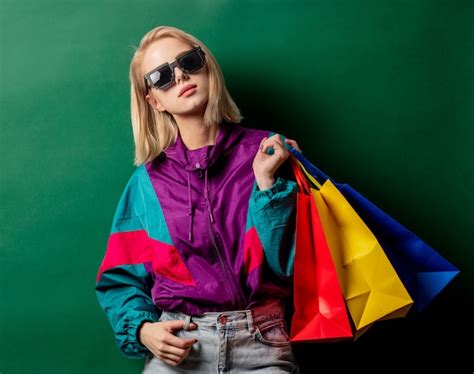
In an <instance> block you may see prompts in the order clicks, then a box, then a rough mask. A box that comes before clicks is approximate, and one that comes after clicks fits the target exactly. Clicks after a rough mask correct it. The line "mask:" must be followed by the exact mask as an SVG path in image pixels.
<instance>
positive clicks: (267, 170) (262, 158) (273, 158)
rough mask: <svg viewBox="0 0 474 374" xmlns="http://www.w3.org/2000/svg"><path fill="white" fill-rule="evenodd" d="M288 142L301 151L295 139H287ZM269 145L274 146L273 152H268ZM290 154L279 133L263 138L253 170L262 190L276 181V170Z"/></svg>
mask: <svg viewBox="0 0 474 374" xmlns="http://www.w3.org/2000/svg"><path fill="white" fill-rule="evenodd" d="M286 143H288V144H289V145H291V146H292V147H293V148H295V149H296V150H297V151H298V152H301V150H300V148H299V146H298V144H297V143H296V141H295V140H292V139H286ZM269 147H273V150H274V152H273V154H272V155H268V154H266V152H267V150H268V148H269ZM289 156H290V153H289V152H288V150H287V149H286V146H285V145H284V144H283V142H282V138H281V137H280V135H279V134H275V135H273V136H271V137H270V138H267V137H265V138H263V139H262V141H261V142H260V148H259V150H258V152H257V154H256V156H255V159H254V160H253V164H252V167H253V171H254V174H255V179H256V181H257V184H258V188H259V189H260V190H266V189H267V188H270V187H271V186H273V184H274V183H275V177H274V175H275V172H276V171H277V170H278V168H279V167H280V165H281V164H283V163H284V162H285V161H286V159H287V158H288V157H289Z"/></svg>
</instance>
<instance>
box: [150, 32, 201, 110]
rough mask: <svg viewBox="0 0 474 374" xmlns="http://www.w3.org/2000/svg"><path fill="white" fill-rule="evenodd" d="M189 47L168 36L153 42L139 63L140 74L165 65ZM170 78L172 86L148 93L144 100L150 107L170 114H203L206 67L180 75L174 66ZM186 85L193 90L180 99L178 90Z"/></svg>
mask: <svg viewBox="0 0 474 374" xmlns="http://www.w3.org/2000/svg"><path fill="white" fill-rule="evenodd" d="M191 48H192V45H189V44H187V43H185V42H182V41H180V40H178V39H175V38H171V37H167V38H163V39H160V40H157V41H156V42H154V43H153V44H151V45H150V46H149V48H148V50H147V51H146V54H145V56H144V59H143V64H142V72H143V74H142V75H144V74H146V73H148V72H150V71H151V70H153V69H154V68H156V67H158V66H159V65H162V64H164V63H166V62H168V63H171V62H173V61H174V60H175V59H176V56H177V55H179V54H180V53H182V52H185V51H188V50H190V49H191ZM206 57H207V56H206ZM174 75H175V77H174V84H172V85H171V86H170V87H168V88H166V89H164V90H158V89H156V88H151V89H149V90H148V93H147V95H146V99H147V101H148V102H149V103H150V105H152V106H153V108H155V109H156V110H159V111H162V112H163V111H167V112H168V113H170V114H172V115H178V116H180V115H181V116H184V115H188V114H196V113H202V114H204V111H205V110H206V106H207V101H208V98H209V70H208V66H207V64H205V65H204V67H203V68H202V69H200V70H199V71H197V72H195V73H191V74H187V73H185V72H183V71H182V70H181V69H180V68H179V67H178V66H176V67H175V68H174ZM189 84H193V85H196V86H197V87H196V88H194V89H191V90H190V91H188V92H185V93H184V94H183V95H181V96H180V91H181V89H182V88H183V87H184V86H186V85H189Z"/></svg>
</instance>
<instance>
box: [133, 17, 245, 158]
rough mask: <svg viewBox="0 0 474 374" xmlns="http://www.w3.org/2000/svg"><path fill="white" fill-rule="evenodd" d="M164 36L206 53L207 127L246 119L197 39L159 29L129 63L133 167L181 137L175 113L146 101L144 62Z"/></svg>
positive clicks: (171, 29)
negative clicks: (133, 144) (155, 106)
mask: <svg viewBox="0 0 474 374" xmlns="http://www.w3.org/2000/svg"><path fill="white" fill-rule="evenodd" d="M164 37H173V38H176V39H179V40H181V41H183V42H185V43H188V44H189V45H190V46H200V47H201V49H202V50H203V51H204V52H205V53H206V56H205V58H206V64H207V66H208V71H209V99H208V102H207V107H206V111H205V113H204V118H203V121H204V124H205V126H207V127H210V126H212V125H217V124H220V123H221V121H222V120H226V121H227V122H232V123H240V121H241V120H242V119H243V118H244V117H243V116H241V114H240V110H239V108H238V107H237V105H236V104H235V102H234V100H233V99H232V97H231V96H230V94H229V92H228V91H227V88H226V86H225V82H224V77H223V74H222V71H221V68H220V67H219V64H218V63H217V61H216V59H215V58H214V55H213V54H212V53H211V51H210V50H209V49H208V48H207V47H206V45H205V44H204V43H203V42H201V41H200V40H199V39H197V38H196V37H194V36H192V35H190V34H188V33H186V32H184V31H183V30H180V29H178V28H176V27H173V26H158V27H155V28H154V29H152V30H150V31H149V32H148V33H146V34H145V35H144V36H143V38H142V39H141V41H140V45H139V46H138V47H135V46H132V48H133V49H134V53H133V57H132V61H131V63H130V83H131V86H130V111H131V113H130V114H131V120H132V129H133V138H134V141H135V158H134V165H135V166H140V165H141V164H143V163H145V162H148V161H151V160H153V159H154V158H155V157H157V156H158V155H159V154H160V153H161V152H162V151H164V150H165V149H166V148H167V147H168V146H169V145H171V144H174V142H175V141H176V139H177V137H178V125H177V123H176V121H175V119H174V117H173V115H172V114H170V113H168V112H167V111H163V112H161V111H158V110H154V108H153V107H152V106H151V105H150V104H149V103H148V101H147V100H146V95H147V87H146V86H145V82H144V79H143V76H144V74H145V73H146V72H144V71H143V70H142V69H143V68H142V61H143V57H144V55H145V52H146V50H147V48H148V47H149V46H150V44H152V43H153V42H155V41H157V40H158V39H161V38H164Z"/></svg>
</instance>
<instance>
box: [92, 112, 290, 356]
mask: <svg viewBox="0 0 474 374" xmlns="http://www.w3.org/2000/svg"><path fill="white" fill-rule="evenodd" d="M273 134H274V133H273V132H271V131H265V130H258V129H251V128H247V127H244V126H243V125H242V124H235V123H228V122H226V121H223V122H222V123H221V124H220V126H219V132H218V135H217V139H216V144H215V145H209V146H204V147H201V148H198V149H194V150H188V149H187V148H186V146H185V145H184V143H183V142H182V139H181V137H180V136H178V138H177V141H176V142H175V144H173V145H172V146H170V147H168V148H167V149H166V150H165V151H164V152H162V153H161V154H160V156H158V157H157V158H155V159H154V160H153V161H151V162H148V163H145V164H144V165H141V166H140V167H138V168H136V169H135V171H134V172H133V174H132V176H131V178H130V179H129V181H128V183H127V185H126V187H125V190H124V191H123V193H122V196H121V198H120V201H119V204H118V207H117V210H116V212H115V216H114V219H113V223H112V228H111V232H110V236H109V239H108V243H107V249H106V252H105V256H104V258H103V260H102V263H101V265H100V268H99V271H98V274H97V278H96V287H95V290H96V292H97V297H98V300H99V303H100V305H101V307H102V309H103V310H104V311H105V313H106V315H107V317H108V319H109V321H110V323H111V326H112V328H113V330H114V333H115V339H116V343H117V345H118V347H119V348H120V349H121V351H122V352H123V353H124V354H125V355H126V356H127V357H130V358H143V357H145V355H146V353H147V352H148V351H147V349H146V347H144V346H143V345H142V344H140V342H139V341H138V339H137V336H136V333H137V329H138V327H139V326H140V325H141V323H143V322H144V321H158V319H159V316H160V314H161V311H162V310H175V311H182V312H184V313H186V314H201V313H204V312H208V311H212V312H216V311H225V310H240V309H249V308H251V307H253V306H255V305H257V304H258V303H259V302H262V301H263V300H268V299H270V298H284V297H287V296H289V295H290V294H291V291H292V275H293V259H294V233H295V226H294V225H295V206H296V192H297V184H296V182H295V181H294V178H293V177H292V175H291V172H290V170H291V169H290V168H289V166H290V165H289V160H287V161H286V162H285V163H284V164H283V165H282V166H281V167H280V168H279V170H278V171H277V174H276V175H275V177H276V181H275V183H274V185H273V186H272V187H271V188H269V189H266V190H263V191H260V190H259V189H258V186H257V184H256V181H255V175H254V173H253V169H252V163H253V160H254V158H255V155H256V153H257V151H258V147H259V144H260V142H261V140H262V139H263V137H265V136H267V137H269V136H271V135H273ZM282 138H283V139H284V138H285V137H284V136H282ZM286 146H287V148H291V147H290V146H289V145H286ZM270 152H271V151H270Z"/></svg>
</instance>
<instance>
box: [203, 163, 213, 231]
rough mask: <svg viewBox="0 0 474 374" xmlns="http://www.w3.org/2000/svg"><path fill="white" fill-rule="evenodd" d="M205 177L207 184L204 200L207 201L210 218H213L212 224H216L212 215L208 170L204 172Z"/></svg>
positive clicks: (205, 183)
mask: <svg viewBox="0 0 474 374" xmlns="http://www.w3.org/2000/svg"><path fill="white" fill-rule="evenodd" d="M204 173H205V174H204V175H205V182H204V186H205V187H204V198H205V199H206V203H207V210H208V211H209V217H211V222H212V223H214V216H213V215H212V207H211V201H210V199H209V186H208V183H207V169H206V170H205V171H204Z"/></svg>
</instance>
